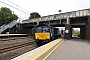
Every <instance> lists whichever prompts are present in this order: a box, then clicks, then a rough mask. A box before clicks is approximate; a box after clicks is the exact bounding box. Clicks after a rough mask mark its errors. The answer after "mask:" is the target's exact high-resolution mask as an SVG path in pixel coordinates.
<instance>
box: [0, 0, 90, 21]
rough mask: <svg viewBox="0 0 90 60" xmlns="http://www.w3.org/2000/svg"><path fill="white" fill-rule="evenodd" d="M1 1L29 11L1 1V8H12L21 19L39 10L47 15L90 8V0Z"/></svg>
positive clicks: (41, 13) (42, 14)
mask: <svg viewBox="0 0 90 60" xmlns="http://www.w3.org/2000/svg"><path fill="white" fill-rule="evenodd" d="M0 1H2V2H4V3H7V4H9V5H11V6H14V7H15V8H18V9H20V10H22V11H24V12H27V13H28V14H26V13H24V12H21V11H19V10H16V9H14V8H12V7H10V6H7V5H5V4H3V3H1V2H0V8H1V7H8V8H10V9H11V10H12V11H14V14H16V15H18V17H19V18H20V19H21V20H25V19H28V18H29V16H30V13H32V12H38V13H39V14H40V15H41V16H47V15H53V14H59V13H64V12H70V11H76V10H82V9H88V8H90V0H0ZM9 1H11V2H13V3H15V4H16V5H18V6H20V7H22V8H24V9H25V10H24V9H21V8H20V7H18V6H16V5H14V4H12V3H10V2H9ZM26 10H27V11H26ZM59 10H61V12H58V11H59Z"/></svg>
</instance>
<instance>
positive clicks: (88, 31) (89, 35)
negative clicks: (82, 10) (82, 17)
mask: <svg viewBox="0 0 90 60" xmlns="http://www.w3.org/2000/svg"><path fill="white" fill-rule="evenodd" d="M87 39H88V40H90V16H89V17H88V24H87Z"/></svg>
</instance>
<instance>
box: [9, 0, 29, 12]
mask: <svg viewBox="0 0 90 60" xmlns="http://www.w3.org/2000/svg"><path fill="white" fill-rule="evenodd" d="M7 1H9V2H10V3H12V4H14V5H16V6H18V7H19V8H21V9H23V10H25V11H27V12H30V11H28V10H26V9H24V8H22V7H20V6H19V5H17V4H15V3H13V2H12V1H10V0H7Z"/></svg>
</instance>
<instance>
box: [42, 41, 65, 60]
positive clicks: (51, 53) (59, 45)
mask: <svg viewBox="0 0 90 60" xmlns="http://www.w3.org/2000/svg"><path fill="white" fill-rule="evenodd" d="M63 42H64V40H62V41H61V42H60V43H59V44H58V45H57V46H56V47H55V48H54V49H53V50H52V51H51V52H50V53H49V54H48V55H47V56H46V57H45V58H44V59H43V60H46V59H47V58H48V57H49V56H50V55H51V54H52V53H53V52H54V51H55V50H56V49H57V48H58V47H59V46H60V45H61V44H62V43H63Z"/></svg>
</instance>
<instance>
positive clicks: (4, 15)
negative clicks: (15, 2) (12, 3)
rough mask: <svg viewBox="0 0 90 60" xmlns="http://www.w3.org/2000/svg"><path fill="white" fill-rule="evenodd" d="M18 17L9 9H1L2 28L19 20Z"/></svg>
mask: <svg viewBox="0 0 90 60" xmlns="http://www.w3.org/2000/svg"><path fill="white" fill-rule="evenodd" d="M17 19H18V16H17V15H16V14H12V11H11V10H10V9H9V8H7V7H1V8H0V26H1V25H3V24H8V23H10V22H11V21H13V20H17Z"/></svg>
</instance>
